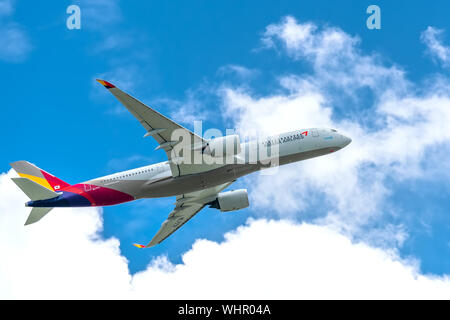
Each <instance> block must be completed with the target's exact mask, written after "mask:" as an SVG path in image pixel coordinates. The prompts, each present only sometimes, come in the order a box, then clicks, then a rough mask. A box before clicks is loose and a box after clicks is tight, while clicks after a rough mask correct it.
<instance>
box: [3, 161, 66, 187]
mask: <svg viewBox="0 0 450 320" xmlns="http://www.w3.org/2000/svg"><path fill="white" fill-rule="evenodd" d="M11 167H13V169H14V170H16V172H17V174H18V175H19V176H21V177H22V178H28V179H30V180H31V181H34V182H36V183H37V184H40V185H41V186H43V187H46V188H47V189H49V190H51V191H58V190H59V189H62V188H65V187H69V186H70V184H68V183H67V182H64V181H62V180H61V179H59V178H57V177H55V176H54V175H52V174H50V173H48V172H46V171H44V170H42V169H40V168H38V167H36V166H35V165H34V164H32V163H29V162H28V161H16V162H13V163H11Z"/></svg>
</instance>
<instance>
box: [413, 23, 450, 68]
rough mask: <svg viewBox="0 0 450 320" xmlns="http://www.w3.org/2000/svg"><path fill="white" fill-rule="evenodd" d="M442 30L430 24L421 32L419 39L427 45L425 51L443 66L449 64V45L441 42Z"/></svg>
mask: <svg viewBox="0 0 450 320" xmlns="http://www.w3.org/2000/svg"><path fill="white" fill-rule="evenodd" d="M443 33H444V30H442V29H437V28H434V27H431V26H428V28H427V29H426V30H425V31H423V32H422V34H421V35H420V39H421V40H422V42H423V43H425V45H426V46H427V51H428V53H429V54H430V55H431V57H432V58H433V59H436V60H437V61H439V62H440V63H442V65H443V66H444V67H449V66H450V47H448V46H445V45H443V44H442V40H441V38H442V35H443Z"/></svg>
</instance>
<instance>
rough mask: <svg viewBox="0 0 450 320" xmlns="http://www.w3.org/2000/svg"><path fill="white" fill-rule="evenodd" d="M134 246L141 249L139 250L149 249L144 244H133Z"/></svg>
mask: <svg viewBox="0 0 450 320" xmlns="http://www.w3.org/2000/svg"><path fill="white" fill-rule="evenodd" d="M133 246H135V247H136V248H139V249H142V248H147V246H144V245H142V244H137V243H133Z"/></svg>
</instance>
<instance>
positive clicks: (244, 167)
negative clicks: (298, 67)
mask: <svg viewBox="0 0 450 320" xmlns="http://www.w3.org/2000/svg"><path fill="white" fill-rule="evenodd" d="M305 132H306V134H305ZM302 133H303V134H302ZM350 142H351V139H350V138H348V137H346V136H344V135H342V134H340V133H338V132H337V131H336V130H333V129H315V128H313V129H305V130H297V131H292V132H287V133H284V134H280V135H276V136H270V137H266V138H264V139H259V140H255V141H250V142H245V143H242V144H241V152H240V153H239V154H237V155H234V156H233V157H232V158H233V159H232V161H230V159H227V160H226V161H225V160H224V161H223V163H222V164H220V165H217V164H215V165H213V166H211V168H212V169H211V170H202V171H201V172H199V173H194V174H188V175H183V176H179V177H173V176H172V170H171V168H170V164H169V161H165V162H160V163H156V164H152V165H149V166H145V167H140V168H136V169H132V170H128V171H123V172H118V173H115V174H111V175H108V176H104V177H100V178H97V179H93V180H90V181H87V182H86V183H89V184H93V185H98V186H101V187H106V188H112V189H115V190H118V191H123V192H126V193H127V194H130V195H132V196H134V197H135V199H139V198H156V197H169V196H175V195H179V194H185V193H189V192H194V191H198V190H201V189H205V188H209V187H213V186H217V185H220V184H223V183H226V182H230V181H233V180H236V179H237V178H239V177H242V176H244V175H246V174H249V173H252V172H255V171H258V170H261V169H264V168H269V167H273V166H278V165H284V164H287V163H292V162H296V161H301V160H305V159H309V158H314V157H318V156H321V155H325V154H328V153H331V152H334V151H337V150H339V149H341V148H343V147H345V146H346V145H348V144H349V143H350ZM199 166H200V165H199ZM203 167H204V165H203Z"/></svg>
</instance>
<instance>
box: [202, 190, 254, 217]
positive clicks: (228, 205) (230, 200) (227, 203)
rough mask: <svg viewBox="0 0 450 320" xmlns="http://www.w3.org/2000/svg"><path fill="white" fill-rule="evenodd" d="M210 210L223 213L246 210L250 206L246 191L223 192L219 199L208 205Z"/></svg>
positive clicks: (218, 196)
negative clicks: (217, 210)
mask: <svg viewBox="0 0 450 320" xmlns="http://www.w3.org/2000/svg"><path fill="white" fill-rule="evenodd" d="M208 204H209V207H210V208H215V209H219V210H220V211H222V212H226V211H235V210H239V209H244V208H247V207H248V206H249V202H248V195H247V190H246V189H239V190H233V191H226V192H221V193H219V194H218V195H217V199H216V200H214V201H212V202H210V203H208Z"/></svg>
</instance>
